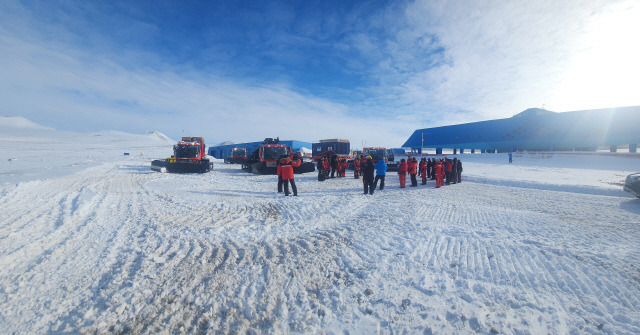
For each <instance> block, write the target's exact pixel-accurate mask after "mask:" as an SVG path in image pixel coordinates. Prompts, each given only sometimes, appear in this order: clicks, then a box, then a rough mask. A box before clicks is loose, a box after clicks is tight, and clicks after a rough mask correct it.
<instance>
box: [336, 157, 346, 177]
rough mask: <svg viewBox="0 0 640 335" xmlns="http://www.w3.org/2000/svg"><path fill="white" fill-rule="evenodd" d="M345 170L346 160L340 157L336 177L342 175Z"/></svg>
mask: <svg viewBox="0 0 640 335" xmlns="http://www.w3.org/2000/svg"><path fill="white" fill-rule="evenodd" d="M346 170H347V160H346V159H344V158H342V159H340V161H339V162H338V177H344V176H345V171H346Z"/></svg>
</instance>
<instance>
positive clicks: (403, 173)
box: [398, 158, 407, 188]
mask: <svg viewBox="0 0 640 335" xmlns="http://www.w3.org/2000/svg"><path fill="white" fill-rule="evenodd" d="M398 178H399V179H400V188H404V186H405V184H406V182H407V162H406V161H405V160H404V158H403V159H401V160H400V166H399V167H398Z"/></svg>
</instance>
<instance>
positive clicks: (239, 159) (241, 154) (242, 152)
mask: <svg viewBox="0 0 640 335" xmlns="http://www.w3.org/2000/svg"><path fill="white" fill-rule="evenodd" d="M246 160H247V149H246V148H233V149H231V157H227V158H225V159H224V162H225V163H226V164H242V163H244V162H245V161H246Z"/></svg>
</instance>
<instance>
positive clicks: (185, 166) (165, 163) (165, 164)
mask: <svg viewBox="0 0 640 335" xmlns="http://www.w3.org/2000/svg"><path fill="white" fill-rule="evenodd" d="M204 149H205V145H204V139H203V138H202V137H183V138H182V140H181V141H180V142H178V144H176V145H174V146H173V156H171V157H169V158H167V159H156V160H154V161H152V162H151V170H154V171H159V172H171V173H205V172H209V171H211V169H212V168H213V163H212V162H210V161H209V159H208V158H206V151H205V150H204Z"/></svg>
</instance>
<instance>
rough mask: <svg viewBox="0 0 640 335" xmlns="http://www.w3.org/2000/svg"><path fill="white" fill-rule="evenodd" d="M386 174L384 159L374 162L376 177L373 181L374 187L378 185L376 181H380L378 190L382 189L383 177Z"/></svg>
mask: <svg viewBox="0 0 640 335" xmlns="http://www.w3.org/2000/svg"><path fill="white" fill-rule="evenodd" d="M386 175H387V162H385V161H384V159H380V160H378V162H377V163H376V179H375V180H374V181H373V188H374V189H375V188H376V187H377V186H378V181H380V191H382V189H384V178H385V176H386Z"/></svg>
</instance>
